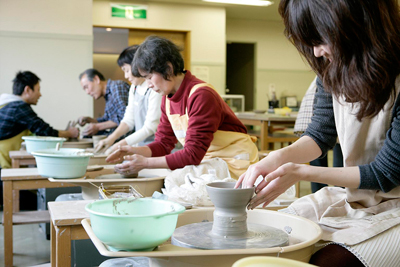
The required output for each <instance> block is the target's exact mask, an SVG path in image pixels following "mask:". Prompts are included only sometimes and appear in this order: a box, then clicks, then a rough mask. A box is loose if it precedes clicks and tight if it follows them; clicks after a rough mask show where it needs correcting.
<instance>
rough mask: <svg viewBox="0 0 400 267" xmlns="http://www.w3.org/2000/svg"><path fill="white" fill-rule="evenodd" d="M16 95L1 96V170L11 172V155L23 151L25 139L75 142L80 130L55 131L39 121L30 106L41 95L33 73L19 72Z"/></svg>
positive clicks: (15, 86) (15, 89)
mask: <svg viewBox="0 0 400 267" xmlns="http://www.w3.org/2000/svg"><path fill="white" fill-rule="evenodd" d="M13 83H14V84H13V94H1V95H0V166H1V168H3V169H4V168H10V167H11V159H10V156H9V151H11V150H19V149H20V148H21V143H22V138H21V137H22V136H24V135H29V134H30V133H31V132H32V133H35V134H36V135H39V136H58V137H72V138H76V137H78V135H79V130H78V129H77V128H73V127H71V128H69V129H68V130H66V131H62V130H55V129H53V128H52V127H51V126H50V125H49V124H47V123H46V122H45V121H43V120H42V119H41V118H39V117H38V115H37V114H36V113H35V112H34V111H33V110H32V108H31V105H36V104H37V102H38V100H39V98H40V97H41V96H42V95H41V94H40V79H39V77H37V76H36V75H35V74H34V73H32V72H30V71H24V72H18V73H17V76H16V77H15V79H14V80H13Z"/></svg>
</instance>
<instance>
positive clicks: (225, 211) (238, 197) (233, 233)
mask: <svg viewBox="0 0 400 267" xmlns="http://www.w3.org/2000/svg"><path fill="white" fill-rule="evenodd" d="M234 186H235V182H229V183H227V182H216V183H210V184H208V185H207V186H206V189H207V192H208V195H209V196H210V199H211V201H212V203H213V204H214V206H215V211H214V223H213V227H212V234H214V235H218V236H226V237H245V236H246V235H247V212H246V206H247V204H248V203H249V201H250V199H251V198H252V197H253V195H254V190H255V189H254V187H252V188H244V189H242V188H237V189H234Z"/></svg>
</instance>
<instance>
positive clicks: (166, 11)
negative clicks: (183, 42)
mask: <svg viewBox="0 0 400 267" xmlns="http://www.w3.org/2000/svg"><path fill="white" fill-rule="evenodd" d="M123 2H124V1H118V3H123ZM110 3H111V1H100V0H95V1H93V25H95V26H100V27H126V28H138V29H156V30H180V31H190V34H191V37H190V39H191V43H190V52H191V68H190V70H195V69H196V67H205V69H207V70H208V73H207V74H208V75H207V76H208V80H207V82H210V83H211V84H213V85H214V86H215V88H216V90H217V91H218V92H219V93H220V94H223V89H224V88H225V62H226V59H225V54H226V39H225V28H226V27H225V21H226V18H225V17H226V16H225V9H224V8H222V7H208V6H196V5H185V4H164V3H147V2H146V5H147V7H148V9H147V19H146V20H127V19H122V18H112V17H111V15H110ZM125 3H132V1H129V2H127V1H126V2H125ZM135 3H136V4H140V1H138V2H135Z"/></svg>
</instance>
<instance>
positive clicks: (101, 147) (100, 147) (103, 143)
mask: <svg viewBox="0 0 400 267" xmlns="http://www.w3.org/2000/svg"><path fill="white" fill-rule="evenodd" d="M113 143H114V140H112V139H111V138H109V137H107V138H106V139H103V140H100V141H99V142H98V143H97V145H96V147H95V148H94V153H99V152H100V151H105V150H106V149H108V148H109V147H110V146H112V144H113Z"/></svg>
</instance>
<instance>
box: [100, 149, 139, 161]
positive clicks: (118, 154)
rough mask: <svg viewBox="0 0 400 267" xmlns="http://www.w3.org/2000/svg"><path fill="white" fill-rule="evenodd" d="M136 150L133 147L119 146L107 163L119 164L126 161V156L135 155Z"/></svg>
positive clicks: (107, 159)
mask: <svg viewBox="0 0 400 267" xmlns="http://www.w3.org/2000/svg"><path fill="white" fill-rule="evenodd" d="M134 153H135V151H134V148H133V147H131V146H119V147H118V149H117V150H115V151H114V152H113V153H111V154H110V155H109V156H108V157H107V158H106V162H109V163H118V162H122V161H123V160H124V157H125V156H128V155H132V154H134Z"/></svg>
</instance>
